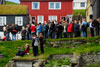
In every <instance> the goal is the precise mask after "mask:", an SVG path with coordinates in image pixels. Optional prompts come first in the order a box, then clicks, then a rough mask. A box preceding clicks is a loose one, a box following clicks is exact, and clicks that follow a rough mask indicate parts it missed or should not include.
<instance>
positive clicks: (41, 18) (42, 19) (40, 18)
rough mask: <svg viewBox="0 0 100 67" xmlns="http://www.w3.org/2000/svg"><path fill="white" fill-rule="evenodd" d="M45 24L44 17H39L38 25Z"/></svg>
mask: <svg viewBox="0 0 100 67" xmlns="http://www.w3.org/2000/svg"><path fill="white" fill-rule="evenodd" d="M43 22H44V16H38V24H39V23H43Z"/></svg>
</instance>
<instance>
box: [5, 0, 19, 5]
mask: <svg viewBox="0 0 100 67" xmlns="http://www.w3.org/2000/svg"><path fill="white" fill-rule="evenodd" d="M6 4H7V5H19V4H18V3H14V2H10V1H6Z"/></svg>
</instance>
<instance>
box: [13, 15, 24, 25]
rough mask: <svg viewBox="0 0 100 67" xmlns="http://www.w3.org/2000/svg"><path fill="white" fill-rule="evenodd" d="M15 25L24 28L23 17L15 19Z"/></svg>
mask: <svg viewBox="0 0 100 67" xmlns="http://www.w3.org/2000/svg"><path fill="white" fill-rule="evenodd" d="M15 24H16V25H18V26H23V17H15Z"/></svg>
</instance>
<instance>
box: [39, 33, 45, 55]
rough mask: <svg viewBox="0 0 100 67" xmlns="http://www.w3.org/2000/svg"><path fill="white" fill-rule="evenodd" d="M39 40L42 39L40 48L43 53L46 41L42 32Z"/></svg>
mask: <svg viewBox="0 0 100 67" xmlns="http://www.w3.org/2000/svg"><path fill="white" fill-rule="evenodd" d="M39 40H40V49H41V54H43V53H44V47H43V43H44V41H43V35H42V33H40V37H39Z"/></svg>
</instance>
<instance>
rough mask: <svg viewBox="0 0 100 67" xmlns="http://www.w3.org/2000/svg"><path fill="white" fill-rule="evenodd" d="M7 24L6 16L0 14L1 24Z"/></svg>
mask: <svg viewBox="0 0 100 67" xmlns="http://www.w3.org/2000/svg"><path fill="white" fill-rule="evenodd" d="M5 24H6V17H4V16H0V26H4V25H5Z"/></svg>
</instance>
